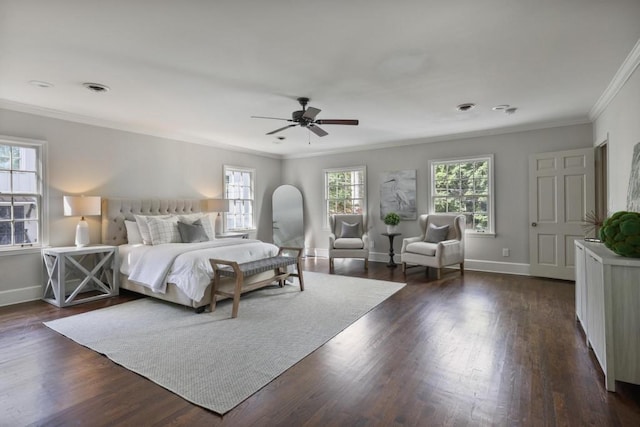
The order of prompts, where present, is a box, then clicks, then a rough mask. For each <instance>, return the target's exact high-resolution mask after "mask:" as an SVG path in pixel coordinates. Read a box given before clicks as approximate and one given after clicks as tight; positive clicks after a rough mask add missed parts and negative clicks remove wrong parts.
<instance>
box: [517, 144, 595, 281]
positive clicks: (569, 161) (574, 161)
mask: <svg viewBox="0 0 640 427" xmlns="http://www.w3.org/2000/svg"><path fill="white" fill-rule="evenodd" d="M594 175H595V167H594V149H593V148H583V149H579V150H570V151H557V152H553V153H539V154H534V155H531V156H529V262H530V271H531V274H532V275H533V276H542V277H551V278H555V279H565V280H574V277H575V271H574V269H575V245H574V244H573V242H574V241H575V240H576V239H582V238H584V230H583V224H584V222H583V221H584V218H585V215H586V214H587V212H589V211H592V210H594V208H595V180H594Z"/></svg>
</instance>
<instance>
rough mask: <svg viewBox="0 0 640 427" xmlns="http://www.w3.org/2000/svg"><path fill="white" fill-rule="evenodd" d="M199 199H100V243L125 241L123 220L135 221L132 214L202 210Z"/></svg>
mask: <svg viewBox="0 0 640 427" xmlns="http://www.w3.org/2000/svg"><path fill="white" fill-rule="evenodd" d="M203 204H204V200H200V199H104V198H103V199H102V243H104V244H105V245H116V246H117V245H123V244H125V243H127V229H126V228H125V226H124V220H125V219H127V220H130V221H135V217H134V215H168V214H190V213H195V212H202V211H203V209H202V207H203Z"/></svg>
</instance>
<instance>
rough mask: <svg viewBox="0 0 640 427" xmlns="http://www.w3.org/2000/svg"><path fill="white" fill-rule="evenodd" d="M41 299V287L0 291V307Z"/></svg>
mask: <svg viewBox="0 0 640 427" xmlns="http://www.w3.org/2000/svg"><path fill="white" fill-rule="evenodd" d="M41 298H42V286H30V287H28V288H21V289H11V290H9V291H0V307H4V306H7V305H13V304H20V303H22V302H29V301H35V300H39V299H41Z"/></svg>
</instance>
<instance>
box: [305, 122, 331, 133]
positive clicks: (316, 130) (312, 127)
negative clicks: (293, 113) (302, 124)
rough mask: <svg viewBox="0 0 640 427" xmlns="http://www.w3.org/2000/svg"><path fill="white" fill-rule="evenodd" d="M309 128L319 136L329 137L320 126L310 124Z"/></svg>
mask: <svg viewBox="0 0 640 427" xmlns="http://www.w3.org/2000/svg"><path fill="white" fill-rule="evenodd" d="M307 127H308V128H309V130H310V131H311V132H313V133H315V134H316V135H318V136H327V135H329V134H328V133H327V132H325V131H324V130H323V129H320V128H319V127H318V126H316V125H314V124H313V123H312V124H310V125H309V126H307Z"/></svg>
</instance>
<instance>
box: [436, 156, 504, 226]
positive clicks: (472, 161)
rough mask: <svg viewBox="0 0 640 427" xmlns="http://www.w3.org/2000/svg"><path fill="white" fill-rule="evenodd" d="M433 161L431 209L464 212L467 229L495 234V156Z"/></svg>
mask: <svg viewBox="0 0 640 427" xmlns="http://www.w3.org/2000/svg"><path fill="white" fill-rule="evenodd" d="M430 163H431V199H430V206H429V211H430V212H456V213H463V214H465V216H466V217H467V231H468V232H472V233H487V234H493V233H494V220H493V172H492V170H493V155H489V156H482V157H474V158H468V159H456V160H434V161H432V162H430Z"/></svg>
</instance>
